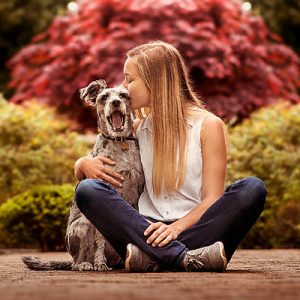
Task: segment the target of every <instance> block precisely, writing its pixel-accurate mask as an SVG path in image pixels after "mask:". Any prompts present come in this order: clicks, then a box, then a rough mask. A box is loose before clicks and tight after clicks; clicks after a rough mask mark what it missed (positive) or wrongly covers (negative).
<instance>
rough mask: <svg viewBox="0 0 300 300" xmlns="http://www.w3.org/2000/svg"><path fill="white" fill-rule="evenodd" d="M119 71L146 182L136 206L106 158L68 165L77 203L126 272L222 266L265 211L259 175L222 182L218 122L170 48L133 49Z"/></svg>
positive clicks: (160, 44) (223, 164) (222, 138)
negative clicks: (127, 198) (118, 189)
mask: <svg viewBox="0 0 300 300" xmlns="http://www.w3.org/2000/svg"><path fill="white" fill-rule="evenodd" d="M124 77H125V80H124V83H123V85H124V86H125V87H126V88H127V89H128V91H129V94H130V96H131V104H132V108H133V109H135V110H136V112H137V115H138V119H137V120H136V121H135V123H134V133H135V135H136V137H137V139H138V141H139V144H140V153H141V160H142V165H143V170H144V174H145V180H146V183H145V188H144V192H143V193H142V195H141V196H140V199H139V211H138V212H137V211H136V210H134V209H133V208H132V207H131V206H130V205H129V204H127V203H126V202H125V201H124V200H123V199H122V198H121V197H120V196H119V194H118V193H117V192H116V191H115V189H114V187H121V186H122V177H121V175H120V174H118V173H116V172H114V171H113V170H112V169H111V168H109V166H108V165H113V164H115V163H118V162H113V161H111V160H110V159H109V158H106V157H100V158H87V157H82V158H80V159H79V160H78V161H77V162H76V163H75V176H76V177H77V179H78V180H81V181H80V183H79V184H78V186H77V189H76V199H77V205H78V207H79V209H80V210H81V212H82V213H83V214H84V215H85V216H86V217H87V218H88V219H89V220H90V221H91V223H92V224H94V225H95V227H96V228H97V229H98V230H99V231H100V232H101V233H102V234H103V236H104V237H105V238H106V239H107V240H108V241H109V242H110V243H111V245H112V246H113V247H114V249H115V250H116V251H117V252H118V254H119V255H120V257H121V258H122V262H123V263H124V266H125V268H126V269H127V270H128V271H132V272H146V271H147V272H150V271H158V270H175V271H224V270H225V269H226V267H227V263H228V262H229V261H230V259H231V257H232V255H233V253H234V251H235V250H236V249H237V247H238V245H239V243H240V242H241V240H242V239H243V237H244V236H245V235H246V233H247V232H248V231H249V229H250V228H251V227H252V226H253V224H254V223H255V221H256V220H257V218H258V217H259V215H260V214H261V212H262V210H263V207H264V202H265V198H266V194H267V191H266V188H265V186H264V183H263V182H262V181H261V180H260V179H258V178H256V177H247V178H243V179H240V180H238V181H236V182H234V183H233V184H231V185H230V186H228V187H227V188H226V189H225V190H224V183H225V176H226V163H227V149H226V138H225V131H224V123H223V121H222V120H221V119H220V118H218V117H217V116H215V115H214V114H213V113H211V112H209V111H208V110H206V109H205V107H204V105H203V103H202V101H201V100H200V99H199V97H197V95H196V94H195V93H194V91H193V89H192V86H191V83H190V80H189V76H188V72H187V67H186V65H185V63H184V61H183V58H182V56H181V54H180V53H179V51H178V50H177V49H176V48H175V47H173V46H172V45H170V44H168V43H165V42H162V41H155V42H150V43H147V44H144V45H140V46H137V47H135V48H133V49H131V50H130V51H128V53H127V59H126V61H125V64H124ZM104 164H105V165H104ZM83 178H86V179H83Z"/></svg>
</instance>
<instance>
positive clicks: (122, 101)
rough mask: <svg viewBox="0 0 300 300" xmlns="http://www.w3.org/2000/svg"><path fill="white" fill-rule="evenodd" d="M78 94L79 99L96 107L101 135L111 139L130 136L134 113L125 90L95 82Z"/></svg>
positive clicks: (102, 81) (103, 82)
mask: <svg viewBox="0 0 300 300" xmlns="http://www.w3.org/2000/svg"><path fill="white" fill-rule="evenodd" d="M79 92H80V98H81V99H83V100H85V101H86V102H87V103H89V104H90V105H92V106H96V109H97V115H98V127H99V130H100V131H101V132H102V133H104V134H105V135H108V136H110V137H113V138H115V137H127V136H129V135H130V134H131V132H132V123H133V119H134V112H133V111H132V108H131V103H130V96H129V93H128V90H127V89H125V88H124V87H123V86H121V85H120V86H116V87H114V88H107V86H106V83H105V81H104V80H95V81H92V82H91V83H90V84H89V85H88V86H87V87H85V88H82V89H80V90H79Z"/></svg>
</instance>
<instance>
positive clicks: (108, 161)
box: [98, 156, 116, 166]
mask: <svg viewBox="0 0 300 300" xmlns="http://www.w3.org/2000/svg"><path fill="white" fill-rule="evenodd" d="M98 159H99V160H100V161H102V162H105V163H106V164H109V165H112V166H113V165H115V164H116V162H115V161H113V160H111V159H110V158H108V157H105V156H99V157H98Z"/></svg>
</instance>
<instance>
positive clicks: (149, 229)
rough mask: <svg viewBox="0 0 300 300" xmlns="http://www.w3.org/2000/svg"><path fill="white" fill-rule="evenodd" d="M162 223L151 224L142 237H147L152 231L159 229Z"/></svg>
mask: <svg viewBox="0 0 300 300" xmlns="http://www.w3.org/2000/svg"><path fill="white" fill-rule="evenodd" d="M162 224H163V223H162V222H156V223H152V224H151V225H150V226H149V227H148V228H147V229H146V230H145V232H144V235H148V234H149V233H150V232H152V231H153V230H154V229H157V228H159V227H160V226H161V225H162Z"/></svg>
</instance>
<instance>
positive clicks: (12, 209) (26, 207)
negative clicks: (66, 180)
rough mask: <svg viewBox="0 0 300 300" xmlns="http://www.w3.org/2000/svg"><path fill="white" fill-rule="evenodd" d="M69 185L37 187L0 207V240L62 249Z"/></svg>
mask: <svg viewBox="0 0 300 300" xmlns="http://www.w3.org/2000/svg"><path fill="white" fill-rule="evenodd" d="M73 194H74V187H73V186H72V185H70V184H64V185H60V186H57V185H46V186H36V187H34V188H31V189H29V190H28V191H26V192H24V193H21V194H19V195H17V196H15V197H13V198H11V199H9V200H8V201H6V202H5V203H4V204H3V205H2V206H1V207H0V243H2V244H3V245H5V246H6V247H28V246H31V247H38V248H40V249H41V250H43V251H53V250H64V249H65V248H64V238H65V232H66V224H67V221H68V215H69V204H70V200H71V199H72V197H73Z"/></svg>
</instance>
